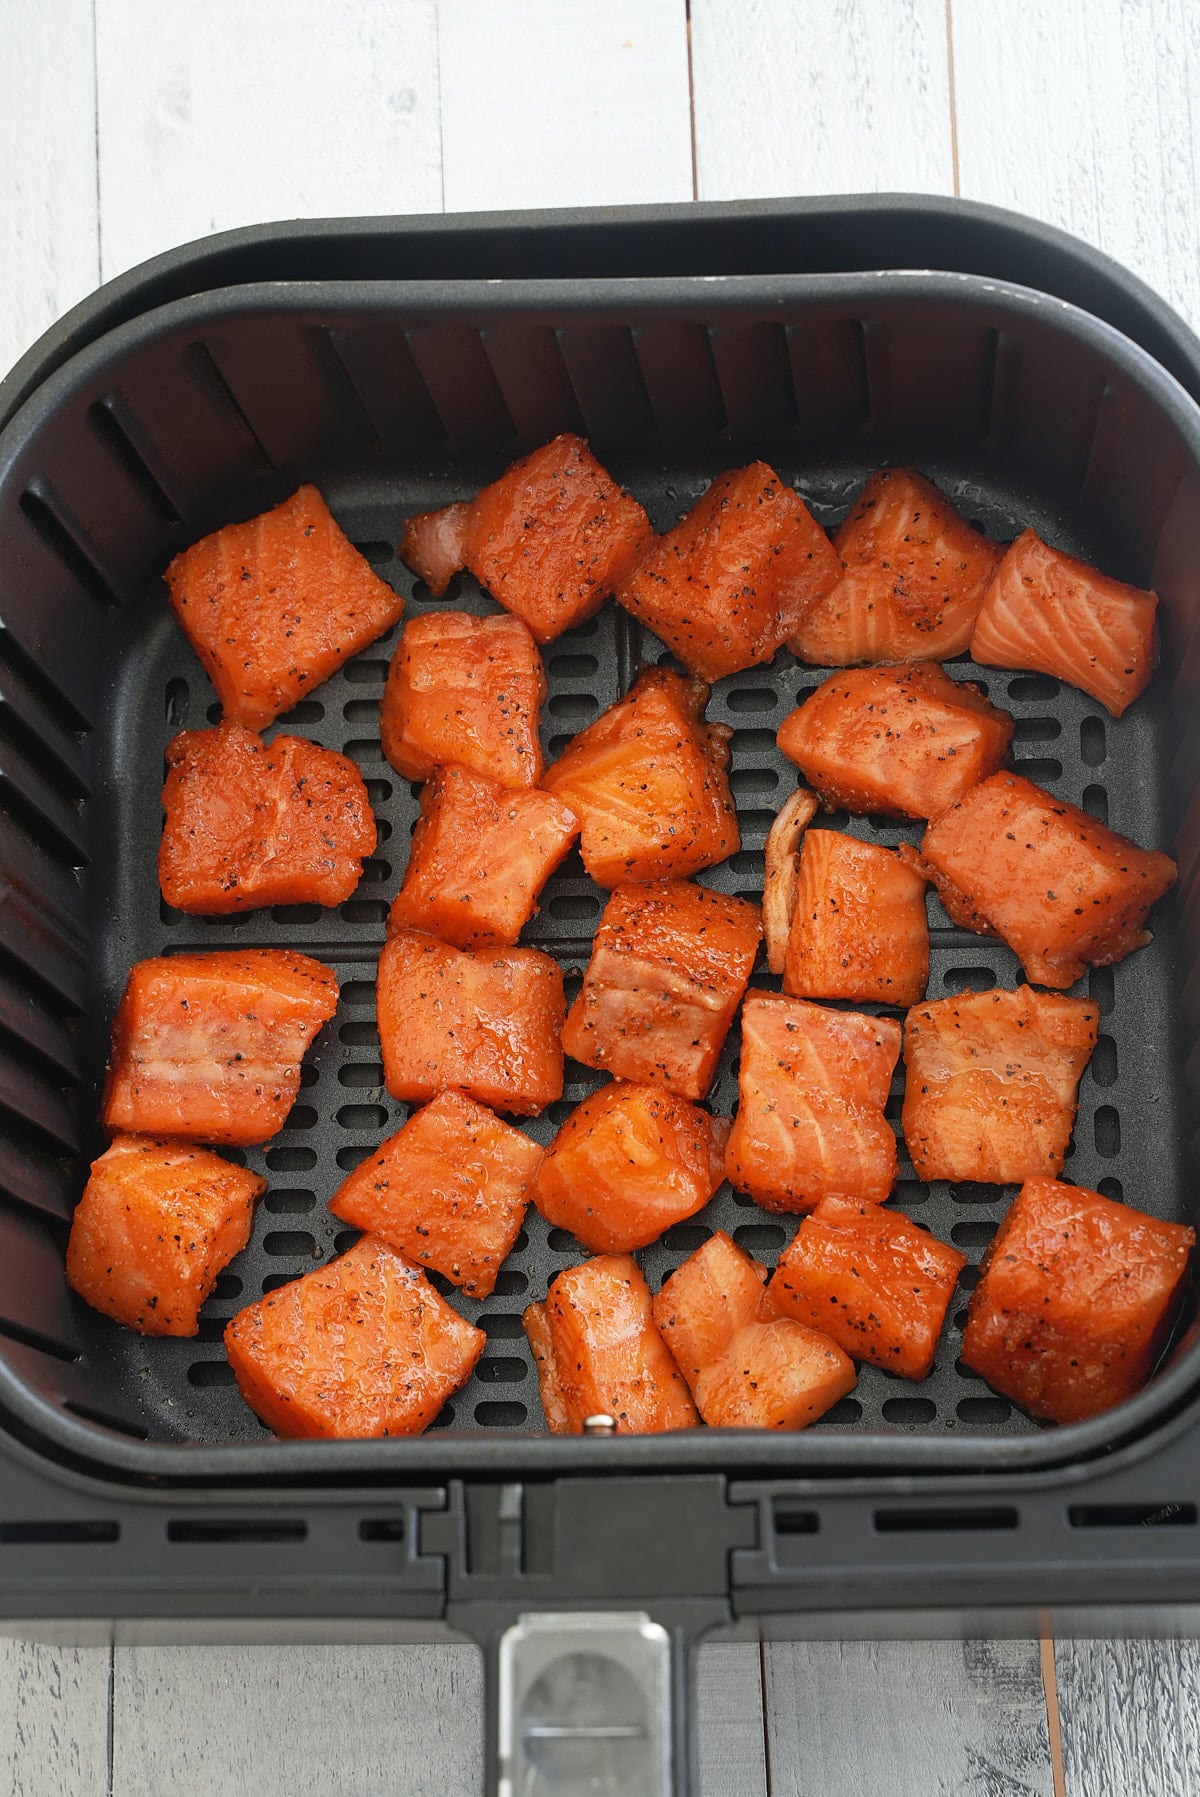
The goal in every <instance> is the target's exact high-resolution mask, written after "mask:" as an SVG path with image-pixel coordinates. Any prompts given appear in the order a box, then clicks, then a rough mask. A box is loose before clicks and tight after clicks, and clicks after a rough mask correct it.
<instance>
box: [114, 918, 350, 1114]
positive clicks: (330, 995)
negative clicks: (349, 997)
mask: <svg viewBox="0 0 1200 1797" xmlns="http://www.w3.org/2000/svg"><path fill="white" fill-rule="evenodd" d="M337 998H338V984H337V979H336V977H335V976H334V974H333V972H332V971H331V969H330V968H328V967H324V966H322V964H321V962H320V961H314V960H313V959H312V957H311V956H309V955H299V954H296V953H294V952H293V951H292V950H291V949H283V948H249V949H242V950H240V951H238V950H225V949H217V950H215V951H214V952H213V953H211V954H203V953H199V954H183V955H160V956H156V957H154V958H153V959H151V960H149V961H139V962H137V964H136V965H135V966H134V967H133V969H132V970H131V972H130V975H129V982H128V984H127V985H126V987H125V995H124V997H123V998H122V1000H121V1002H120V1004H119V1006H118V1007H117V1015H116V1019H115V1021H114V1023H113V1037H112V1053H111V1055H110V1057H109V1063H108V1079H107V1083H106V1085H105V1089H104V1103H103V1108H102V1110H101V1121H102V1122H103V1124H104V1126H105V1128H106V1129H110V1130H136V1131H139V1132H141V1133H143V1134H145V1135H171V1136H186V1137H188V1138H189V1139H190V1140H195V1141H200V1142H222V1143H228V1144H232V1145H236V1146H239V1147H248V1146H250V1145H251V1144H253V1143H255V1142H266V1141H269V1140H270V1138H271V1137H272V1136H273V1135H276V1134H277V1133H278V1131H279V1130H281V1129H282V1128H283V1125H284V1123H285V1121H286V1120H287V1114H288V1112H289V1111H290V1110H291V1108H292V1106H293V1104H295V1102H296V1094H297V1093H298V1092H299V1090H300V1063H301V1061H302V1060H303V1059H304V1056H305V1055H306V1054H307V1052H308V1050H309V1048H310V1047H311V1046H312V1043H313V1040H314V1038H315V1037H316V1035H317V1032H318V1031H319V1030H320V1028H321V1026H322V1024H325V1023H328V1022H329V1019H330V1018H331V1017H332V1016H333V1013H334V1012H335V1010H336V1009H337Z"/></svg>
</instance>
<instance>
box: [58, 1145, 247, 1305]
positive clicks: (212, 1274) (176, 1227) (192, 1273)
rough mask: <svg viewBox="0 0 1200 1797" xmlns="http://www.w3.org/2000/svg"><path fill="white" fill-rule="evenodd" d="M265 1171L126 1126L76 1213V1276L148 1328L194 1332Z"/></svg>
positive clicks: (84, 1289)
mask: <svg viewBox="0 0 1200 1797" xmlns="http://www.w3.org/2000/svg"><path fill="white" fill-rule="evenodd" d="M266 1189H267V1182H266V1180H265V1179H260V1178H259V1176H258V1174H257V1173H251V1172H250V1171H249V1169H248V1168H246V1167H235V1166H234V1165H233V1163H232V1162H231V1161H226V1160H222V1158H221V1156H220V1155H219V1154H213V1153H212V1152H211V1150H210V1149H207V1148H198V1147H197V1146H196V1145H195V1143H194V1142H181V1141H167V1140H164V1139H163V1138H162V1137H157V1136H117V1137H115V1138H114V1140H113V1143H112V1146H111V1147H110V1148H109V1149H108V1150H107V1151H106V1152H105V1153H104V1154H102V1155H101V1156H100V1158H99V1160H96V1161H93V1162H92V1170H91V1173H90V1174H89V1176H88V1182H87V1184H86V1186H85V1187H84V1188H83V1196H82V1198H81V1199H80V1200H79V1203H78V1204H77V1205H76V1207H75V1214H74V1216H73V1217H72V1219H71V1236H70V1240H69V1241H68V1243H67V1284H68V1285H69V1286H71V1287H72V1289H73V1290H74V1291H77V1292H78V1293H79V1295H80V1297H81V1298H86V1299H87V1301H88V1303H89V1304H90V1305H91V1306H92V1307H93V1309H95V1310H101V1311H103V1312H104V1314H105V1316H108V1317H113V1318H115V1319H116V1321H117V1322H118V1323H124V1325H125V1327H126V1328H127V1329H136V1330H138V1331H139V1332H140V1333H141V1334H142V1335H195V1334H196V1332H197V1331H198V1329H199V1327H200V1306H201V1305H202V1304H203V1303H204V1300H205V1299H206V1298H207V1297H208V1296H209V1294H210V1293H211V1291H212V1289H213V1287H214V1286H215V1285H216V1283H217V1274H218V1273H219V1272H220V1271H221V1269H222V1267H225V1266H227V1265H228V1264H229V1262H230V1261H231V1260H232V1259H233V1257H234V1255H235V1254H240V1253H241V1251H242V1249H243V1248H244V1247H245V1246H246V1243H247V1242H248V1241H249V1239H250V1219H251V1213H252V1211H253V1209H254V1200H255V1199H256V1198H260V1197H261V1196H262V1194H263V1192H265V1191H266Z"/></svg>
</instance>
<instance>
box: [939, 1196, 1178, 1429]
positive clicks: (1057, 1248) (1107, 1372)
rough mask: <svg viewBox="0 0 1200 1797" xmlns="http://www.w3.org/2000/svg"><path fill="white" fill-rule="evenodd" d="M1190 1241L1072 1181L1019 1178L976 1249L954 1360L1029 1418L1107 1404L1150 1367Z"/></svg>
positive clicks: (1074, 1416) (1077, 1414)
mask: <svg viewBox="0 0 1200 1797" xmlns="http://www.w3.org/2000/svg"><path fill="white" fill-rule="evenodd" d="M1195 1241H1196V1235H1195V1231H1194V1230H1192V1229H1186V1228H1184V1227H1183V1225H1182V1224H1179V1223H1164V1222H1161V1221H1160V1220H1159V1219H1158V1218H1157V1217H1149V1216H1146V1215H1145V1214H1144V1213H1143V1212H1141V1211H1138V1210H1134V1209H1133V1207H1132V1206H1131V1205H1127V1204H1118V1203H1116V1202H1115V1201H1114V1200H1112V1199H1110V1198H1102V1197H1101V1196H1100V1194H1099V1193H1098V1192H1092V1191H1088V1190H1087V1188H1086V1187H1084V1186H1072V1185H1064V1184H1062V1183H1060V1182H1059V1181H1057V1180H1053V1179H1031V1180H1029V1181H1028V1182H1027V1183H1026V1184H1025V1185H1024V1186H1022V1188H1021V1191H1020V1193H1019V1194H1018V1196H1017V1198H1016V1199H1015V1200H1014V1201H1013V1203H1012V1205H1011V1206H1010V1208H1009V1211H1008V1214H1007V1216H1006V1217H1005V1218H1004V1221H1003V1222H1002V1223H1001V1225H1000V1227H999V1229H998V1230H997V1232H996V1234H995V1236H994V1238H993V1240H992V1242H991V1245H990V1246H989V1248H988V1250H987V1253H986V1254H985V1256H984V1260H983V1269H982V1277H981V1279H980V1281H979V1284H978V1285H977V1286H976V1288H975V1290H974V1292H973V1293H972V1294H971V1301H970V1305H969V1307H968V1312H967V1326H966V1329H965V1330H964V1332H963V1344H962V1358H963V1361H964V1362H965V1364H966V1365H967V1366H969V1367H970V1368H972V1370H973V1371H974V1372H976V1373H980V1374H982V1376H983V1377H984V1378H985V1379H986V1380H987V1382H988V1384H989V1385H991V1386H992V1387H993V1388H994V1389H995V1390H996V1391H998V1392H1000V1393H1002V1394H1003V1396H1004V1397H1006V1398H1011V1399H1012V1401H1013V1402H1014V1403H1016V1404H1020V1405H1021V1407H1022V1408H1023V1409H1025V1410H1028V1411H1029V1413H1030V1414H1031V1415H1032V1416H1038V1417H1045V1418H1048V1419H1049V1420H1050V1421H1052V1422H1056V1423H1073V1422H1078V1421H1081V1420H1082V1419H1083V1418H1085V1417H1089V1416H1096V1415H1098V1414H1099V1413H1100V1412H1101V1411H1104V1410H1110V1409H1111V1408H1112V1406H1113V1405H1114V1404H1119V1403H1121V1402H1122V1401H1123V1400H1124V1399H1125V1398H1129V1397H1132V1395H1133V1393H1134V1392H1135V1391H1137V1389H1138V1387H1139V1386H1141V1385H1142V1384H1144V1382H1145V1380H1146V1379H1147V1378H1148V1376H1149V1374H1150V1372H1151V1371H1152V1369H1153V1366H1154V1362H1155V1359H1156V1357H1157V1355H1158V1352H1159V1349H1160V1348H1161V1346H1162V1344H1163V1341H1164V1339H1165V1337H1166V1333H1167V1331H1168V1329H1169V1327H1170V1324H1171V1321H1172V1318H1173V1316H1174V1313H1175V1310H1176V1307H1177V1304H1178V1301H1179V1298H1180V1295H1181V1292H1182V1288H1183V1283H1184V1279H1185V1276H1186V1273H1187V1265H1188V1256H1189V1254H1190V1251H1191V1249H1192V1248H1193V1247H1194V1245H1195Z"/></svg>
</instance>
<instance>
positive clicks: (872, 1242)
mask: <svg viewBox="0 0 1200 1797" xmlns="http://www.w3.org/2000/svg"><path fill="white" fill-rule="evenodd" d="M966 1264H967V1257H966V1255H965V1254H960V1253H959V1251H958V1249H957V1248H951V1247H949V1246H948V1245H947V1244H946V1243H945V1242H939V1241H938V1240H937V1239H936V1237H934V1236H931V1235H930V1234H929V1233H928V1231H927V1230H924V1229H918V1228H917V1225H916V1224H915V1223H910V1222H909V1220H908V1218H907V1217H903V1216H900V1215H899V1214H898V1213H897V1212H896V1211H890V1210H885V1209H884V1208H883V1207H882V1206H881V1205H878V1204H854V1203H852V1202H851V1201H850V1200H849V1199H846V1198H823V1199H822V1200H821V1202H820V1204H818V1206H817V1208H816V1210H815V1211H813V1213H812V1215H811V1216H809V1217H805V1219H804V1221H803V1222H802V1223H801V1225H800V1228H799V1229H798V1230H797V1232H796V1236H795V1239H794V1240H793V1242H792V1244H791V1246H790V1247H789V1248H786V1249H785V1250H784V1252H783V1253H782V1254H781V1255H780V1257H779V1264H778V1266H777V1267H776V1269H775V1274H774V1277H773V1278H772V1280H771V1284H770V1288H769V1289H770V1295H771V1297H772V1298H773V1299H774V1301H775V1303H776V1304H777V1305H778V1307H779V1309H780V1311H781V1312H783V1313H784V1314H785V1315H787V1316H790V1317H795V1318H797V1319H798V1321H800V1322H801V1323H807V1324H808V1325H809V1327H810V1328H813V1329H821V1330H824V1332H825V1333H826V1334H827V1335H830V1336H832V1337H833V1339H834V1341H835V1342H837V1343H838V1345H839V1346H840V1347H842V1348H844V1349H845V1351H846V1353H847V1354H852V1355H853V1356H854V1358H855V1359H856V1360H869V1361H870V1362H871V1364H872V1365H873V1366H881V1367H885V1368H886V1369H887V1371H888V1372H889V1373H899V1374H901V1375H902V1377H903V1378H905V1379H924V1378H925V1377H926V1376H927V1375H928V1374H929V1373H930V1372H932V1370H933V1359H934V1355H935V1353H936V1352H937V1344H938V1337H939V1336H940V1335H941V1332H942V1325H943V1324H944V1322H945V1320H946V1311H947V1309H948V1308H949V1305H950V1300H951V1298H952V1297H953V1295H954V1287H955V1284H956V1282H957V1280H958V1276H959V1274H960V1273H961V1272H962V1270H963V1268H964V1267H965V1266H966Z"/></svg>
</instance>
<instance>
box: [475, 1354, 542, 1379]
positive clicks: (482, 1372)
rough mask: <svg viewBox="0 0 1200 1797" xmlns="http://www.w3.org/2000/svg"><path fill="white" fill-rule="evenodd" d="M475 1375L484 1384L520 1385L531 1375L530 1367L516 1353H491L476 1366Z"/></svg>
mask: <svg viewBox="0 0 1200 1797" xmlns="http://www.w3.org/2000/svg"><path fill="white" fill-rule="evenodd" d="M475 1377H476V1378H477V1379H478V1380H479V1381H480V1382H481V1383H482V1384H484V1385H519V1384H520V1383H521V1380H522V1379H527V1378H528V1377H529V1367H528V1366H527V1365H526V1363H525V1361H523V1360H518V1359H517V1357H516V1356H515V1355H504V1354H497V1355H489V1354H485V1355H484V1357H483V1359H482V1360H481V1361H480V1362H479V1364H478V1365H477V1366H476V1368H475Z"/></svg>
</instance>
